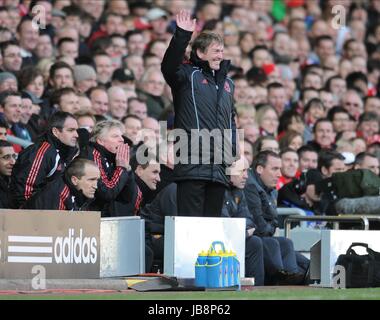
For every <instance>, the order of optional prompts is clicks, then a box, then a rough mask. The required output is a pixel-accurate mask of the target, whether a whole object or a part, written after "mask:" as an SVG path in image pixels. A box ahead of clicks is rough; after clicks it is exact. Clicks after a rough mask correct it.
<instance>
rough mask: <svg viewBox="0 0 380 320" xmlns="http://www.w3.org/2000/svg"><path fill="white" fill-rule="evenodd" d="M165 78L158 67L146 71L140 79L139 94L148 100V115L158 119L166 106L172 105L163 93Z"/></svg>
mask: <svg viewBox="0 0 380 320" xmlns="http://www.w3.org/2000/svg"><path fill="white" fill-rule="evenodd" d="M164 87H165V79H164V77H163V75H162V73H161V71H160V70H159V69H157V68H154V67H153V68H152V67H151V69H148V70H146V71H145V73H144V74H143V76H142V77H141V81H140V89H139V90H138V96H139V98H141V99H144V100H145V101H146V104H147V107H148V116H149V117H153V118H155V119H158V118H159V117H160V115H161V113H162V112H163V110H164V109H165V108H167V107H168V106H169V105H170V102H169V100H168V99H167V98H166V97H165V96H164V95H163V94H164Z"/></svg>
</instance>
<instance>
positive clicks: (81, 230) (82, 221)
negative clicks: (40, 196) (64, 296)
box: [0, 209, 100, 279]
mask: <svg viewBox="0 0 380 320" xmlns="http://www.w3.org/2000/svg"><path fill="white" fill-rule="evenodd" d="M99 239H100V212H63V211H35V210H7V209H3V210H0V278H7V279H31V278H33V276H34V275H33V274H32V272H31V270H32V268H33V266H35V265H42V266H43V267H44V268H45V269H46V277H47V279H49V278H50V279H79V278H82V279H83V278H87V279H88V278H99V269H100V240H99Z"/></svg>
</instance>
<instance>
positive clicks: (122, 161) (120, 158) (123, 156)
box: [116, 144, 130, 169]
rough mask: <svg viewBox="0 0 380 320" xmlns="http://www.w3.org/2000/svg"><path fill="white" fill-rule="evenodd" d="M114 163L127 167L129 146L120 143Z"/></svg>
mask: <svg viewBox="0 0 380 320" xmlns="http://www.w3.org/2000/svg"><path fill="white" fill-rule="evenodd" d="M116 165H117V166H119V167H124V168H126V169H129V167H130V166H129V146H128V144H122V145H121V146H120V147H119V148H118V149H117V151H116Z"/></svg>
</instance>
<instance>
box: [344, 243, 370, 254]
mask: <svg viewBox="0 0 380 320" xmlns="http://www.w3.org/2000/svg"><path fill="white" fill-rule="evenodd" d="M353 247H364V248H367V249H368V243H364V242H353V243H352V244H351V245H350V247H349V248H348V249H347V253H348V251H350V250H351V249H352V248H353Z"/></svg>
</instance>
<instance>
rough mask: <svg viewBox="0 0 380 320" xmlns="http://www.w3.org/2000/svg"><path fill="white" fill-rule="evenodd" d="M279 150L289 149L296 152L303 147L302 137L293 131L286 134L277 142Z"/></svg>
mask: <svg viewBox="0 0 380 320" xmlns="http://www.w3.org/2000/svg"><path fill="white" fill-rule="evenodd" d="M279 144H280V150H284V149H286V148H291V149H293V150H295V151H297V150H298V149H299V148H301V147H302V146H303V137H302V135H301V134H300V133H298V132H295V131H288V132H286V133H285V134H284V135H283V136H282V137H281V139H280V140H279Z"/></svg>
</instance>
